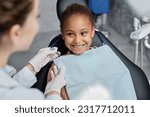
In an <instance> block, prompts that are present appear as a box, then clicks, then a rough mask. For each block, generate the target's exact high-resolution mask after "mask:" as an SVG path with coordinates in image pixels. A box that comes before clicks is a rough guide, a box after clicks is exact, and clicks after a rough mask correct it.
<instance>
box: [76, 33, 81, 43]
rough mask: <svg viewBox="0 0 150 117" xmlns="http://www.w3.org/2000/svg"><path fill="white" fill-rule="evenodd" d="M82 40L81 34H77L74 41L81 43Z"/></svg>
mask: <svg viewBox="0 0 150 117" xmlns="http://www.w3.org/2000/svg"><path fill="white" fill-rule="evenodd" d="M80 40H81V39H80V36H78V35H76V36H75V38H74V42H75V43H79V42H80Z"/></svg>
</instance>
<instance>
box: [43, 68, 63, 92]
mask: <svg viewBox="0 0 150 117" xmlns="http://www.w3.org/2000/svg"><path fill="white" fill-rule="evenodd" d="M64 71H65V69H64V67H62V68H60V70H58V69H57V67H56V66H54V69H53V71H50V73H49V74H50V76H51V78H52V80H51V81H49V82H48V83H47V86H46V89H45V93H44V94H45V95H50V93H51V92H57V93H58V95H60V91H61V88H62V87H64V86H65V85H66V81H65V80H64Z"/></svg>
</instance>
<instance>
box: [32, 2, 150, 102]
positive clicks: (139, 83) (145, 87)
mask: <svg viewBox="0 0 150 117" xmlns="http://www.w3.org/2000/svg"><path fill="white" fill-rule="evenodd" d="M77 1H78V2H77ZM80 2H81V4H83V2H85V4H86V1H84V0H58V1H57V13H58V17H59V19H60V16H61V15H60V14H61V13H62V11H61V10H60V9H65V8H66V7H67V6H68V5H70V4H71V3H80ZM64 3H65V4H64ZM103 44H107V45H108V46H109V47H111V49H112V50H113V51H114V52H115V53H116V55H117V56H118V57H119V58H120V59H121V60H122V62H123V63H124V64H125V65H126V67H127V68H128V69H129V71H130V74H131V77H132V81H133V85H134V88H135V92H136V96H137V99H138V100H149V99H150V86H149V82H148V79H147V77H146V75H145V73H144V72H143V71H142V70H141V69H140V68H139V67H138V66H137V65H135V64H134V63H133V62H131V61H130V60H129V59H128V58H127V57H126V56H124V55H123V54H122V53H121V52H120V51H119V50H118V49H117V48H116V47H115V46H114V45H113V44H112V43H111V42H110V41H109V40H108V39H107V38H106V37H105V36H104V35H103V34H102V33H101V32H100V31H98V30H96V31H95V36H94V38H93V43H92V46H97V47H98V46H102V45H103ZM49 47H58V50H59V51H60V52H61V54H62V55H63V54H65V53H66V52H67V51H68V49H67V48H66V47H65V44H64V41H63V39H62V36H61V35H58V36H56V37H54V38H53V39H52V41H51V42H50V44H49ZM51 64H52V62H50V63H48V64H47V65H46V66H44V67H43V68H42V69H41V70H40V72H39V73H37V78H38V82H37V83H36V84H35V85H34V86H33V87H35V88H38V89H40V90H41V91H42V92H44V90H45V86H46V78H47V73H48V70H49V68H50V66H51Z"/></svg>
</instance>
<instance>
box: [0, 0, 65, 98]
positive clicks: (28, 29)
mask: <svg viewBox="0 0 150 117" xmlns="http://www.w3.org/2000/svg"><path fill="white" fill-rule="evenodd" d="M38 6H39V1H38V0H0V99H2V100H7V99H8V100H18V99H19V100H26V99H27V100H28V99H29V100H33V99H34V100H36V99H61V97H60V90H61V88H62V87H64V86H65V83H66V82H65V80H64V68H61V69H59V70H58V69H57V68H55V69H54V70H53V71H52V72H51V74H50V75H51V76H52V81H50V82H48V83H47V86H46V91H45V93H44V94H43V93H42V92H40V91H39V90H38V89H35V88H30V87H31V86H32V85H33V84H34V83H35V82H36V77H35V74H36V73H37V72H38V71H40V69H41V68H42V67H43V66H44V65H46V64H47V63H48V62H49V61H51V60H53V59H55V58H56V57H58V51H57V48H44V49H41V50H40V51H39V52H38V53H37V55H35V56H34V57H33V58H32V59H31V60H30V61H29V64H28V65H27V66H25V67H24V68H23V69H22V70H21V71H19V72H18V73H17V74H16V75H15V76H14V77H13V78H11V77H10V76H9V75H8V74H7V73H6V72H5V71H4V70H3V67H5V66H6V65H7V62H8V59H9V57H10V55H11V54H13V53H14V52H17V51H25V50H28V49H29V47H30V45H31V43H32V41H33V38H34V37H35V35H36V33H37V31H38V21H37V19H38Z"/></svg>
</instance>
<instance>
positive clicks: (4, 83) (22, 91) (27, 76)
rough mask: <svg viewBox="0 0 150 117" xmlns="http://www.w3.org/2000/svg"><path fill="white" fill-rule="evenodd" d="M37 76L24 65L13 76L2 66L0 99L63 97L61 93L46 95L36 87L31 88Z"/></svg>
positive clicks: (0, 71)
mask: <svg viewBox="0 0 150 117" xmlns="http://www.w3.org/2000/svg"><path fill="white" fill-rule="evenodd" d="M36 81H37V80H36V77H35V76H34V74H33V73H32V72H31V71H30V70H29V68H28V67H24V68H23V69H22V70H20V71H19V72H18V73H16V74H15V76H13V78H11V77H10V76H9V75H8V74H7V73H6V72H5V70H4V69H3V68H0V99H1V100H43V99H51V100H52V99H61V97H60V96H59V95H51V96H47V97H45V96H44V94H43V93H42V92H41V91H40V90H38V89H36V88H30V87H31V86H32V85H34V84H35V82H36Z"/></svg>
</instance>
